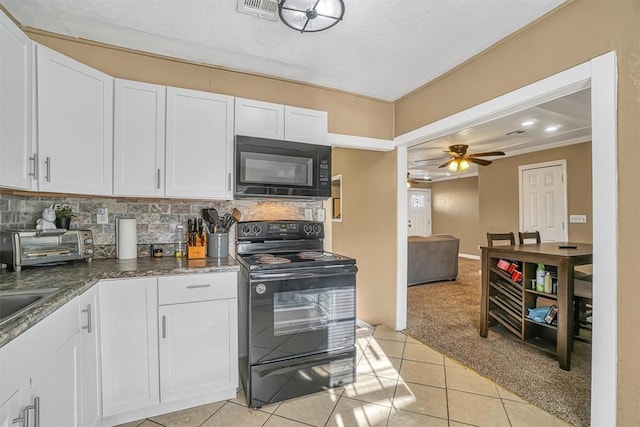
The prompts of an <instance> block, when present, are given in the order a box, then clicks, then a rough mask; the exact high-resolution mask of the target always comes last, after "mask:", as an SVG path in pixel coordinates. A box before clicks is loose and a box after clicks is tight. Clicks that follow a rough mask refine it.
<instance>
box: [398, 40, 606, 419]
mask: <svg viewBox="0 0 640 427" xmlns="http://www.w3.org/2000/svg"><path fill="white" fill-rule="evenodd" d="M616 61H617V59H616V54H615V52H609V53H606V54H604V55H601V56H599V57H596V58H593V59H591V60H590V61H587V62H585V63H583V64H580V65H577V66H575V67H573V68H570V69H568V70H565V71H563V72H560V73H558V74H555V75H553V76H550V77H547V78H545V79H543V80H540V81H537V82H535V83H532V84H530V85H528V86H525V87H523V88H520V89H516V90H514V91H512V92H510V93H507V94H505V95H502V96H499V97H497V98H494V99H492V100H490V101H487V102H485V103H483V104H479V105H477V106H475V107H471V108H469V109H467V110H464V111H461V112H459V113H457V114H454V115H452V116H449V117H446V118H444V119H441V120H439V121H437V122H434V123H431V124H429V125H425V126H423V127H422V128H419V129H416V130H413V131H411V132H408V133H407V134H404V135H400V136H398V137H396V138H395V139H394V142H395V144H396V147H397V156H396V158H397V168H396V183H397V196H398V200H397V209H398V221H397V242H396V248H397V265H398V268H397V269H396V272H397V277H396V278H397V283H396V289H397V298H396V324H395V329H397V330H402V329H405V328H406V318H407V313H406V308H407V289H406V288H407V286H406V283H407V275H406V270H405V269H404V265H406V263H407V233H406V230H407V227H406V218H407V199H406V198H407V191H406V174H407V148H408V147H410V146H413V145H416V144H419V143H422V142H424V141H428V140H431V139H435V138H438V137H441V136H445V135H449V134H451V133H454V132H457V131H459V130H462V129H465V128H467V127H469V126H473V125H475V124H479V123H484V122H487V121H490V120H493V119H495V118H498V117H501V116H503V115H504V114H508V113H509V112H514V111H519V110H521V109H524V108H527V107H529V106H533V105H537V104H540V103H542V102H545V101H548V100H551V99H556V98H559V97H561V96H564V95H568V94H571V93H574V92H577V91H579V90H582V89H585V88H588V87H590V88H591V107H592V109H591V127H592V161H593V162H594V163H595V162H596V161H597V163H596V164H595V165H594V166H593V168H592V170H593V259H594V263H593V275H594V284H596V285H594V287H593V298H594V299H597V300H598V307H599V310H598V311H597V312H594V316H593V324H594V328H593V335H592V337H593V340H592V350H593V357H592V368H591V372H592V377H591V422H592V424H593V425H610V424H615V420H616V415H617V413H616V410H617V407H616V405H617V377H616V375H615V373H616V372H617V355H618V351H617V344H618V343H617V336H618V333H617V331H618V328H617V318H618V313H617V312H618V308H617V307H618V305H617V296H618V292H617V286H609V287H606V288H605V287H600V286H597V283H598V282H597V278H598V277H603V278H604V277H606V278H607V282H608V283H611V284H614V285H617V283H618V271H617V233H618V230H617V228H618V221H617V205H618V203H617V198H618V187H617V91H618V88H617V63H616Z"/></svg>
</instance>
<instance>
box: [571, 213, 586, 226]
mask: <svg viewBox="0 0 640 427" xmlns="http://www.w3.org/2000/svg"><path fill="white" fill-rule="evenodd" d="M569 222H571V223H579V224H586V223H587V216H586V215H569Z"/></svg>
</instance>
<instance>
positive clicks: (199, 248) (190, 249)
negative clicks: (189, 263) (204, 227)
mask: <svg viewBox="0 0 640 427" xmlns="http://www.w3.org/2000/svg"><path fill="white" fill-rule="evenodd" d="M206 256H207V235H206V234H204V238H203V239H202V240H199V239H198V240H197V242H196V244H195V245H187V259H202V258H205V257H206Z"/></svg>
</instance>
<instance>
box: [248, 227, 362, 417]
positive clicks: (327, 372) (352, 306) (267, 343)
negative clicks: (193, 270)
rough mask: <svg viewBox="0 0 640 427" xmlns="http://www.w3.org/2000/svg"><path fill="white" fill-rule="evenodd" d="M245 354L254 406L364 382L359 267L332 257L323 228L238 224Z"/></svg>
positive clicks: (350, 261) (251, 403)
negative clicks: (358, 330) (359, 377)
mask: <svg viewBox="0 0 640 427" xmlns="http://www.w3.org/2000/svg"><path fill="white" fill-rule="evenodd" d="M237 230H238V240H237V254H238V262H239V264H240V275H239V279H238V309H239V317H238V326H239V336H238V350H239V355H240V358H239V361H240V378H241V380H242V383H243V385H244V390H245V393H246V396H247V403H248V405H249V406H251V407H254V408H259V407H261V406H263V405H266V404H270V403H274V402H279V401H282V400H286V399H290V398H293V397H297V396H302V395H305V394H309V393H315V392H318V391H322V390H326V389H329V388H332V387H338V386H343V385H346V384H349V383H352V382H354V381H355V377H356V370H355V369H356V346H355V344H356V338H355V321H356V297H355V289H356V272H357V271H358V269H357V267H356V265H355V264H356V261H355V259H353V258H349V257H346V256H343V255H338V254H333V253H330V252H325V251H324V249H323V239H324V227H323V224H322V223H320V222H308V221H258V222H241V223H239V224H238V227H237Z"/></svg>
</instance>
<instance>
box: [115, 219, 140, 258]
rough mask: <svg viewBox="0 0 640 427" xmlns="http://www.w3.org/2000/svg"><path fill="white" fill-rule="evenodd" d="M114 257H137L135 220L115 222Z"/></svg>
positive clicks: (118, 220)
mask: <svg viewBox="0 0 640 427" xmlns="http://www.w3.org/2000/svg"><path fill="white" fill-rule="evenodd" d="M116 257H117V258H120V259H133V258H137V257H138V231H137V224H136V220H135V219H126V218H120V219H117V220H116Z"/></svg>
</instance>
